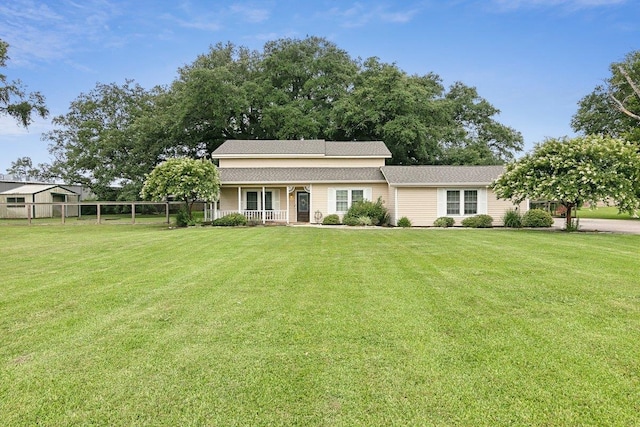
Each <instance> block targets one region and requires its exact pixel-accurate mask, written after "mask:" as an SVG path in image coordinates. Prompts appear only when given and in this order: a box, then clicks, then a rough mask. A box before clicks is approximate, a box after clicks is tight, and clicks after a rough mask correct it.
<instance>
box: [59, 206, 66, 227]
mask: <svg viewBox="0 0 640 427" xmlns="http://www.w3.org/2000/svg"><path fill="white" fill-rule="evenodd" d="M65 209H66V206H65V205H60V217H61V218H62V223H63V224H64V211H65Z"/></svg>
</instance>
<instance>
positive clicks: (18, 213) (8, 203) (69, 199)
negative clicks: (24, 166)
mask: <svg viewBox="0 0 640 427" xmlns="http://www.w3.org/2000/svg"><path fill="white" fill-rule="evenodd" d="M79 200H80V195H79V194H77V193H75V192H73V191H71V190H69V189H67V188H64V187H62V186H60V185H57V184H27V185H22V186H20V187H16V188H12V189H11V190H7V191H4V192H2V193H0V218H29V217H31V218H52V217H60V216H62V213H63V209H64V215H65V217H68V216H78V212H79V207H78V205H68V206H66V205H63V204H62V203H78V202H79ZM57 203H59V204H57ZM28 209H31V212H29V210H28Z"/></svg>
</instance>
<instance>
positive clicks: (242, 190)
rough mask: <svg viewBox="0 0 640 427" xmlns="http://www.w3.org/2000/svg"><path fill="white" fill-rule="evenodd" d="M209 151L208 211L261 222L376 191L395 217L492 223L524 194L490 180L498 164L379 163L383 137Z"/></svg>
mask: <svg viewBox="0 0 640 427" xmlns="http://www.w3.org/2000/svg"><path fill="white" fill-rule="evenodd" d="M212 157H213V158H214V159H218V162H219V163H218V164H219V168H218V170H219V173H220V181H221V188H220V199H219V201H218V203H217V204H215V205H214V211H213V218H214V219H215V218H220V217H222V216H224V215H227V214H230V213H242V214H243V215H245V216H246V217H247V219H249V220H253V221H259V222H263V223H272V222H280V223H287V224H289V223H321V222H322V219H323V218H324V217H325V216H327V215H330V214H338V215H339V216H340V217H342V216H343V215H344V214H345V213H346V212H347V210H348V209H349V207H350V206H351V204H352V203H354V202H357V201H359V200H363V199H366V200H371V201H376V200H377V199H378V198H379V197H381V198H382V200H383V201H384V204H385V206H386V207H387V209H388V210H389V213H390V215H391V224H394V225H395V224H396V223H397V221H398V219H399V218H402V217H407V218H409V220H411V223H412V225H414V226H432V225H433V222H434V221H435V219H436V218H438V217H442V216H449V217H452V218H454V219H455V220H456V224H457V225H459V224H460V221H461V220H462V219H464V218H466V217H470V216H474V215H478V214H488V215H491V216H492V217H493V218H494V225H498V224H499V222H500V221H501V218H502V216H503V215H504V213H505V212H506V211H507V210H508V209H518V210H520V211H521V212H523V213H524V212H525V211H526V210H527V209H528V201H525V202H523V203H522V204H520V205H514V204H513V203H511V202H510V201H505V200H499V199H497V198H496V196H495V195H494V193H493V192H492V191H491V189H490V188H489V185H490V184H491V182H492V181H493V180H494V179H496V178H497V177H498V176H499V175H500V174H501V173H502V172H503V170H504V167H503V166H385V160H386V159H389V158H391V152H390V151H389V149H388V148H387V146H386V145H385V144H384V142H382V141H348V142H344V141H325V140H228V141H226V142H224V143H223V144H222V145H220V147H218V148H217V149H216V150H215V151H214V152H213V153H212Z"/></svg>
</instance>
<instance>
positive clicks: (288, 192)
mask: <svg viewBox="0 0 640 427" xmlns="http://www.w3.org/2000/svg"><path fill="white" fill-rule="evenodd" d="M289 194H290V191H289V186H288V185H287V195H286V197H287V214H286V215H287V224H289Z"/></svg>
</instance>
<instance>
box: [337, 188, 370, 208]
mask: <svg viewBox="0 0 640 427" xmlns="http://www.w3.org/2000/svg"><path fill="white" fill-rule="evenodd" d="M370 199H371V188H329V194H328V201H329V204H328V212H329V213H345V212H347V211H348V210H349V208H350V207H351V205H352V204H354V203H356V202H361V201H363V200H370Z"/></svg>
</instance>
